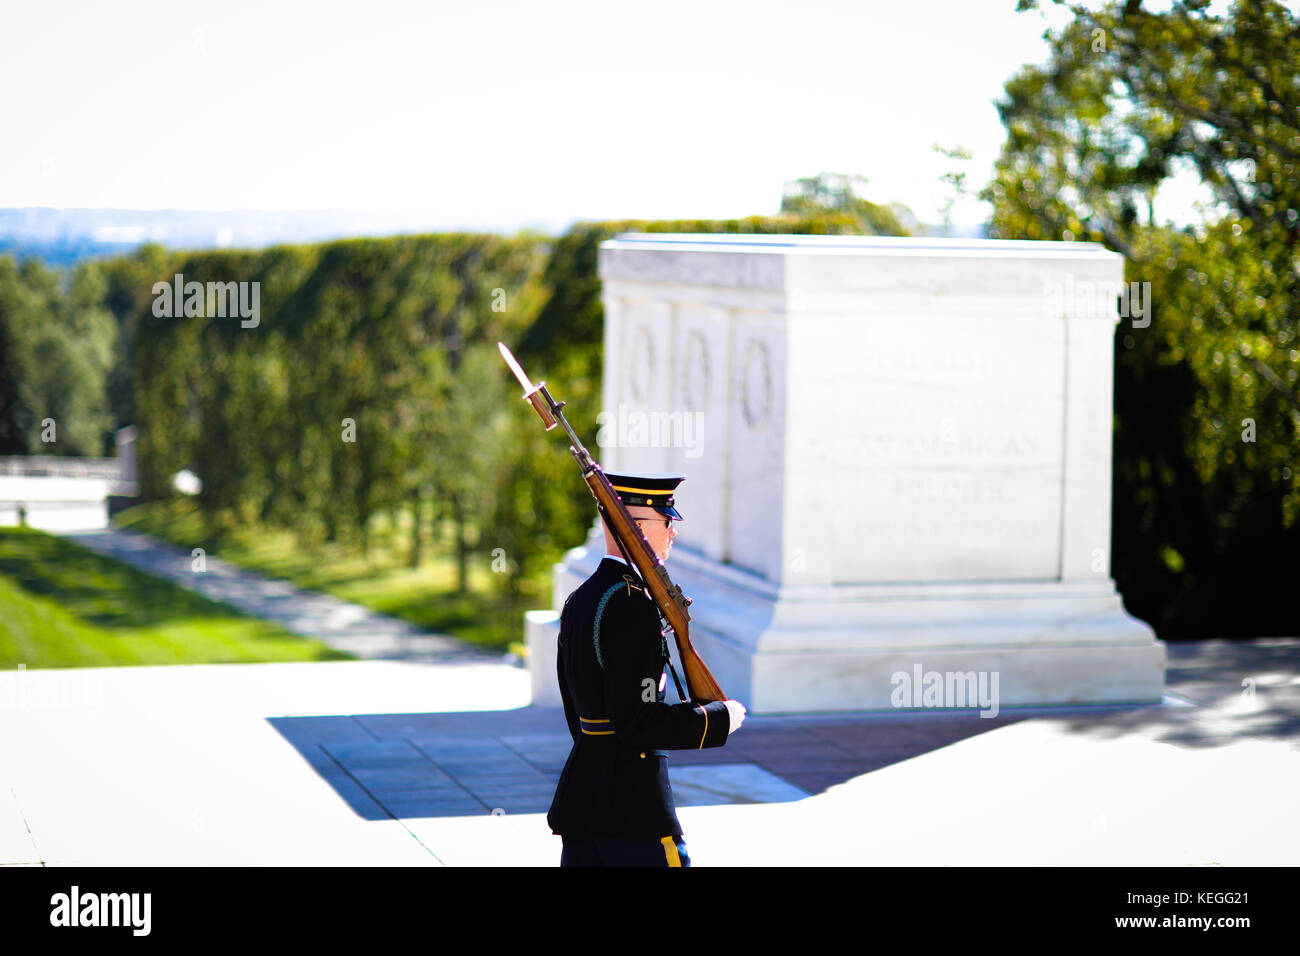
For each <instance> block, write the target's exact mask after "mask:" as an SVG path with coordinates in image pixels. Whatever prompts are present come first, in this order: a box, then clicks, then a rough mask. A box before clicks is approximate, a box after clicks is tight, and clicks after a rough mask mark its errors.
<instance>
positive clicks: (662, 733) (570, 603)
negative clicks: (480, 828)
mask: <svg viewBox="0 0 1300 956" xmlns="http://www.w3.org/2000/svg"><path fill="white" fill-rule="evenodd" d="M616 584H617V585H621V586H620V587H618V588H616V589H614V590H613V593H612V594H611V593H609V592H610V589H611V587H612V586H613V585H616ZM602 599H604V602H605V603H604V608H603V610H602V611H601V614H600V635H599V656H598V652H597V640H596V634H595V628H594V621H595V617H596V611H597V608H598V606H599V605H600V603H601V601H602ZM667 663H668V645H667V641H666V640H665V638H664V631H663V628H662V624H661V622H660V618H659V610H658V608H657V607H656V606H655V603H654V601H653V600H652V599H651V598H650V597H649V594H648V592H647V591H646V588H645V584H644V582H643V581H642V580H641V578H640V576H639V575H638V574H637V572H636V570H635V569H633V568H630V567H629V566H628V565H626V564H624V563H623V562H621V561H618V560H615V559H613V558H608V557H607V558H605V559H604V560H602V561H601V562H600V565H599V566H598V567H597V568H596V571H595V573H594V574H593V575H592V576H591V577H590V578H588V579H587V580H586V581H585V582H584V583H583V584H582V585H581V586H579V587H578V589H577V590H576V591H574V592H573V593H572V594H571V595H569V599H568V600H567V601H566V602H565V604H564V611H563V612H562V614H561V616H560V639H559V655H558V662H557V669H558V672H559V680H560V695H561V697H562V698H563V699H564V716H565V719H566V720H567V721H568V724H569V733H570V734H571V735H572V737H573V750H572V751H571V752H570V753H569V759H568V762H566V763H565V765H564V772H563V773H562V774H561V776H560V783H559V786H558V787H557V788H556V791H555V800H554V801H553V802H552V804H551V810H550V813H549V814H548V815H547V818H546V819H547V822H548V823H549V824H550V826H551V830H552V831H553V832H555V833H558V834H561V835H563V836H572V837H588V838H589V837H600V836H612V837H624V838H627V839H660V838H662V837H665V836H680V835H681V833H682V828H681V825H680V824H679V823H678V822H677V810H676V807H675V806H674V804H673V792H672V788H671V786H670V785H669V783H668V754H667V753H666V751H668V750H697V749H702V748H705V747H721V746H722V745H723V744H725V743H726V742H727V731H728V729H729V726H730V717H729V716H728V714H727V707H726V704H724V703H723V702H722V701H714V702H712V703H710V704H691V703H679V704H668V703H665V702H664V684H665V677H666V671H665V667H666V665H667ZM580 718H586V720H585V721H583V720H580Z"/></svg>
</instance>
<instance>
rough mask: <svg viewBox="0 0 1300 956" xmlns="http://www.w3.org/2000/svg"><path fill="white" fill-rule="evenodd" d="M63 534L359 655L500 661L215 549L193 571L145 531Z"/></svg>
mask: <svg viewBox="0 0 1300 956" xmlns="http://www.w3.org/2000/svg"><path fill="white" fill-rule="evenodd" d="M63 536H64V537H66V538H67V539H68V540H69V541H75V542H76V543H77V544H80V545H82V546H83V547H86V548H90V549H91V550H92V551H98V552H99V553H100V554H104V555H107V556H108V557H110V558H114V559H115V560H118V561H121V562H123V563H124V564H129V565H131V566H132V567H136V568H139V569H140V570H141V571H145V572H147V573H149V574H152V575H154V576H156V577H160V578H165V579H166V580H168V581H171V582H173V583H175V584H179V585H180V586H181V587H184V588H188V589H189V590H191V591H195V592H197V593H199V594H202V595H203V596H204V597H206V598H210V599H211V600H213V601H220V602H222V603H223V604H229V605H230V606H231V607H236V608H238V609H239V610H241V611H243V612H244V613H245V614H252V615H253V616H255V617H261V618H265V619H266V620H268V621H274V622H275V623H277V624H279V625H281V626H282V627H284V628H285V629H286V630H289V631H292V632H293V633H294V634H301V635H302V636H304V637H313V638H316V639H317V640H319V641H321V642H322V643H325V644H328V645H329V646H330V647H332V648H334V649H335V650H340V651H344V652H346V653H348V654H352V655H354V656H356V657H362V658H373V659H381V660H405V661H420V662H424V663H451V662H456V661H460V662H471V661H479V662H482V661H499V660H501V657H502V655H501V654H499V653H493V652H490V651H486V650H483V649H481V648H476V647H474V646H473V645H470V644H465V643H463V642H461V641H458V640H456V639H455V638H453V637H449V636H447V635H443V634H432V633H430V632H429V631H425V630H422V629H421V628H418V627H416V626H415V625H413V624H408V623H407V622H405V621H402V620H399V619H397V618H394V617H389V616H387V615H385V614H380V613H378V612H377V611H372V610H370V609H369V608H365V607H362V606H361V605H359V604H352V603H350V602H348V601H343V600H340V599H339V598H336V597H331V596H330V595H328V594H321V593H320V592H318V591H304V590H303V589H301V588H297V587H294V586H293V585H292V584H290V583H288V582H287V581H278V580H275V579H273V578H268V577H265V576H263V575H261V574H257V573H256V572H252V571H245V570H243V569H242V568H238V567H236V566H234V565H233V564H228V563H226V562H225V561H222V560H221V559H220V558H217V557H214V556H212V555H206V556H205V557H204V565H205V568H206V570H204V571H202V572H199V571H195V570H194V569H193V560H194V559H193V558H192V557H191V555H190V552H189V551H185V550H182V549H180V548H175V547H172V546H170V545H167V544H164V543H162V542H160V541H158V540H157V539H155V538H150V537H148V536H146V535H142V534H134V533H132V532H129V531H121V530H119V529H117V528H104V529H99V530H94V531H76V532H66V533H64V535H63Z"/></svg>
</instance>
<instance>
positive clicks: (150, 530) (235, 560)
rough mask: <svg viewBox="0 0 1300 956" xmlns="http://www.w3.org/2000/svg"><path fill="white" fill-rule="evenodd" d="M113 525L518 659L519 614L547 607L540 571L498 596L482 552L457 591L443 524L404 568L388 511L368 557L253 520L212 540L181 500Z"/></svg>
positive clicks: (404, 547)
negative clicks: (521, 587) (518, 590)
mask: <svg viewBox="0 0 1300 956" xmlns="http://www.w3.org/2000/svg"><path fill="white" fill-rule="evenodd" d="M113 523H114V524H115V525H116V526H117V527H120V528H123V529H126V530H131V531H140V532H143V533H145V534H149V535H152V536H153V537H156V538H159V539H162V540H164V541H169V542H171V543H173V544H175V545H177V546H179V547H182V548H185V549H187V550H188V549H190V548H195V547H202V548H205V549H207V552H208V554H210V555H213V556H216V557H219V558H221V559H222V560H224V561H229V562H230V563H231V564H236V565H238V566H240V567H243V568H248V569H249V570H252V571H258V572H260V573H262V574H265V575H268V576H270V577H274V578H282V579H284V580H287V581H290V582H292V583H293V584H295V585H297V586H298V587H301V588H308V589H311V590H315V591H324V592H326V593H327V594H332V595H334V596H335V597H339V598H342V599H343V600H345V601H353V602H355V603H357V604H360V605H363V606H365V607H368V608H371V609H373V610H376V611H380V612H382V613H384V614H391V615H392V616H393V617H398V618H401V619H402V620H405V621H409V622H411V623H412V624H415V625H418V626H420V627H423V628H427V629H429V630H431V631H436V632H438V633H441V634H451V635H452V636H454V637H458V638H460V639H461V640H463V641H467V642H469V643H473V644H477V645H479V646H481V647H488V648H492V649H496V650H501V651H505V650H507V649H509V650H512V651H514V652H516V653H518V654H520V656H523V653H524V646H523V630H524V611H527V610H531V609H533V608H539V607H547V606H549V604H550V590H549V588H550V573H549V568H547V569H543V571H542V572H541V573H540V574H539V575H538V576H537V577H536V578H535V579H534V580H533V581H530V582H529V586H528V588H527V589H526V590H525V591H524V592H523V593H522V594H520V595H519V596H517V597H514V598H507V597H505V596H503V595H502V594H501V593H500V592H499V589H498V587H497V586H496V585H497V579H496V575H494V574H493V572H492V570H491V567H490V559H487V558H484V557H482V556H478V557H476V558H475V559H474V560H472V561H471V562H470V567H469V590H468V592H467V593H465V594H458V593H457V591H456V564H455V560H454V556H453V553H452V551H451V548H450V530H449V528H444V529H443V537H442V538H441V539H440V541H441V543H430V546H429V547H427V548H426V552H425V553H426V558H425V560H424V561H423V562H422V563H421V566H420V568H419V569H417V570H412V569H411V568H410V567H409V566H408V558H409V554H410V552H409V548H410V523H409V515H399V516H398V517H397V520H396V522H395V523H394V522H393V521H392V520H391V519H390V518H389V517H388V516H379V517H378V518H376V520H375V521H374V522H373V523H372V526H371V548H370V553H369V555H362V554H361V553H360V551H359V549H357V548H356V547H355V546H352V545H348V544H343V543H335V544H323V545H319V546H316V547H306V546H304V545H303V544H301V543H300V542H299V541H298V539H297V536H296V535H294V533H293V532H291V531H288V530H284V529H276V528H267V527H260V526H258V527H253V526H249V527H244V528H240V529H237V530H234V531H229V532H227V533H225V534H223V535H221V536H220V537H213V535H212V534H211V533H210V532H209V531H208V529H207V528H206V526H205V524H204V522H203V517H202V514H201V513H200V512H199V510H198V506H197V504H196V503H195V502H194V500H193V499H189V498H174V499H171V500H168V501H155V502H148V503H145V504H141V505H136V506H135V507H133V508H130V509H128V510H126V511H123V512H121V513H120V514H118V515H117V516H116V517H115V518H114V519H113Z"/></svg>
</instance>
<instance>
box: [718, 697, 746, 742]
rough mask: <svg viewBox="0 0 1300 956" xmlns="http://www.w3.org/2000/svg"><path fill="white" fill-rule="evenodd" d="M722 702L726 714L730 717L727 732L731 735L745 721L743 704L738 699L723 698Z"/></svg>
mask: <svg viewBox="0 0 1300 956" xmlns="http://www.w3.org/2000/svg"><path fill="white" fill-rule="evenodd" d="M723 703H724V704H726V705H727V716H728V717H729V718H730V722H729V725H728V727H727V734H728V735H731V734H734V733H735V732H736V731H737V730H739V729H740V725H741V724H743V723H744V722H745V705H744V704H742V703H741V702H740V701H738V700H724V701H723Z"/></svg>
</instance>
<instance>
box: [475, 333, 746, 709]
mask: <svg viewBox="0 0 1300 956" xmlns="http://www.w3.org/2000/svg"><path fill="white" fill-rule="evenodd" d="M498 347H499V348H500V349H501V355H502V357H503V358H504V359H505V360H506V364H507V365H509V366H510V369H511V371H513V372H514V373H515V376H516V377H517V378H518V379H519V382H520V384H521V385H523V386H524V400H525V401H527V402H528V403H529V404H531V405H532V406H533V408H534V409H535V410H536V412H537V414H538V415H540V416H541V419H542V423H543V424H544V425H545V426H546V430H547V431H550V430H551V429H553V428H554V427H555V426H556V425H561V426H563V427H564V430H565V431H566V432H567V433H568V435H569V439H570V442H571V444H570V446H569V451H570V452H571V453H572V454H573V457H574V459H575V460H576V461H577V462H578V467H580V468H581V469H582V478H583V480H584V481H585V482H586V483H587V487H588V488H589V489H590V490H591V494H592V496H593V497H594V498H595V499H596V505H597V507H598V508H599V509H600V513H601V515H602V516H603V517H604V519H605V522H606V524H607V525H608V527H609V529H610V531H611V532H612V533H613V535H614V537H615V538H616V539H617V541H618V544H619V548H620V549H621V550H622V552H623V556H624V557H625V558H627V559H628V563H629V564H631V565H632V566H633V567H635V568H636V570H637V572H638V573H639V574H640V575H641V579H642V580H643V581H644V582H645V584H646V587H647V588H648V589H649V591H650V597H651V598H652V599H653V600H654V602H655V604H656V606H658V608H659V613H660V614H662V615H663V617H664V620H666V621H667V622H668V626H669V627H670V628H672V631H673V637H674V638H675V639H676V641H677V654H678V656H679V657H680V658H681V661H682V669H683V670H684V671H685V672H686V675H685V676H686V689H687V692H688V693H689V694H690V695H691V699H692V700H694V701H695V702H697V703H709V702H710V701H715V700H726V699H727V695H726V694H724V693H723V692H722V688H721V687H719V686H718V682H717V681H716V680H715V679H714V677H713V674H712V673H710V671H709V668H708V666H707V665H706V664H705V663H704V661H703V660H702V659H701V658H700V655H699V654H698V653H697V652H696V650H695V648H694V647H692V646H691V639H690V620H691V616H690V613H689V612H688V611H687V610H686V608H687V606H688V605H689V604H690V603H691V599H690V598H688V597H686V596H685V595H684V594H682V589H681V588H680V587H679V586H678V585H676V584H674V583H673V581H672V579H671V578H670V577H669V576H668V571H667V570H666V569H665V568H664V566H663V564H662V563H661V562H660V560H659V558H658V557H657V556H656V555H655V553H654V551H653V550H651V548H650V543H649V542H648V541H646V539H645V535H643V534H642V533H641V529H640V528H639V527H638V526H637V523H636V521H635V520H634V519H633V518H632V515H631V514H629V513H628V510H627V506H626V505H624V504H623V502H622V500H621V499H620V498H619V497H618V493H617V492H616V491H615V490H614V486H613V485H611V484H610V483H609V479H608V478H606V477H605V473H604V472H603V471H602V470H601V468H600V465H599V464H597V463H596V462H595V461H594V460H593V459H592V457H591V455H590V454H589V453H588V452H587V449H586V448H584V447H583V445H582V442H581V441H579V440H578V436H577V434H575V433H574V431H573V428H572V427H571V426H570V425H569V423H568V421H566V420H565V418H564V413H563V412H562V411H561V409H563V408H564V404H565V403H564V402H556V401H555V399H553V398H552V397H551V394H550V392H548V391H547V390H546V383H545V382H539V383H538V384H537V385H533V384H532V383H531V382H530V381H529V379H528V376H527V375H525V374H524V371H523V369H522V368H520V366H519V363H518V362H517V361H515V358H514V356H513V355H511V354H510V350H509V349H507V348H506V347H505V346H504V345H502V344H500V343H498Z"/></svg>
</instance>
